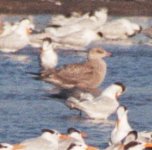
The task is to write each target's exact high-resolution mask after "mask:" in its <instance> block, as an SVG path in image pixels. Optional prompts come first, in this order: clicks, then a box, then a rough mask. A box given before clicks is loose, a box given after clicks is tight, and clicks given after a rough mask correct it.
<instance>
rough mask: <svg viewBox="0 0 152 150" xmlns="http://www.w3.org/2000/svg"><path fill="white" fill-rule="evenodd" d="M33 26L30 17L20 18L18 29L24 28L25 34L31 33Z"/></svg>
mask: <svg viewBox="0 0 152 150" xmlns="http://www.w3.org/2000/svg"><path fill="white" fill-rule="evenodd" d="M34 28H35V27H34V24H33V23H32V22H31V21H30V19H27V18H26V19H22V20H21V21H20V23H19V30H25V32H26V34H27V35H29V34H31V33H32V31H33V29H34Z"/></svg>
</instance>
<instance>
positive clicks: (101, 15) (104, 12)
mask: <svg viewBox="0 0 152 150" xmlns="http://www.w3.org/2000/svg"><path fill="white" fill-rule="evenodd" d="M94 15H95V17H96V18H97V19H98V20H99V21H102V22H103V24H104V23H105V22H106V21H107V17H108V9H107V8H100V9H98V10H96V11H95V12H94ZM100 19H101V20H100Z"/></svg>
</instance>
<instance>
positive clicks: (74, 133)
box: [59, 128, 98, 150]
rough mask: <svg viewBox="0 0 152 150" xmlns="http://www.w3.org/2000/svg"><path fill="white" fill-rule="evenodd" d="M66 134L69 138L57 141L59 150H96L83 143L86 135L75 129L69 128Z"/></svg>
mask: <svg viewBox="0 0 152 150" xmlns="http://www.w3.org/2000/svg"><path fill="white" fill-rule="evenodd" d="M67 133H68V136H69V137H70V138H68V139H67V140H60V141H59V150H98V148H96V147H93V146H90V145H87V144H86V143H85V141H84V139H83V137H86V133H84V132H82V131H79V130H77V129H75V128H69V129H68V130H67Z"/></svg>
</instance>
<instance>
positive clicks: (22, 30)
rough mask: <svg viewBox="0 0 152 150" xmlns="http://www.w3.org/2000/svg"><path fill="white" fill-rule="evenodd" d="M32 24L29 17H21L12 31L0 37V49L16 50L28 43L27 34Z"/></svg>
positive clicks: (5, 50)
mask: <svg viewBox="0 0 152 150" xmlns="http://www.w3.org/2000/svg"><path fill="white" fill-rule="evenodd" d="M33 28H34V25H33V24H32V23H31V21H30V20H29V19H23V20H22V21H21V22H20V23H19V24H18V25H17V26H16V27H15V29H13V31H12V32H10V33H9V34H6V35H5V36H2V37H0V51H2V52H6V53H9V52H16V51H18V50H20V49H22V48H24V47H25V46H27V45H28V44H29V37H28V36H29V34H30V33H31V30H32V29H33Z"/></svg>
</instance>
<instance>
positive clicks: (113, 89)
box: [102, 82, 126, 100]
mask: <svg viewBox="0 0 152 150" xmlns="http://www.w3.org/2000/svg"><path fill="white" fill-rule="evenodd" d="M125 89H126V87H125V86H124V85H123V84H122V83H120V82H116V83H114V84H112V85H110V86H109V87H107V88H106V89H105V90H104V91H103V92H102V95H103V96H107V97H110V98H112V99H116V100H118V98H119V97H120V96H121V95H122V94H123V92H124V91H125Z"/></svg>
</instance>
